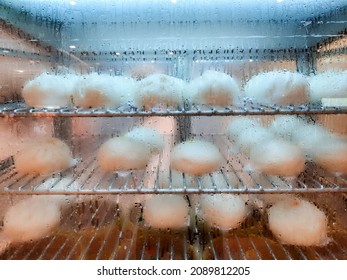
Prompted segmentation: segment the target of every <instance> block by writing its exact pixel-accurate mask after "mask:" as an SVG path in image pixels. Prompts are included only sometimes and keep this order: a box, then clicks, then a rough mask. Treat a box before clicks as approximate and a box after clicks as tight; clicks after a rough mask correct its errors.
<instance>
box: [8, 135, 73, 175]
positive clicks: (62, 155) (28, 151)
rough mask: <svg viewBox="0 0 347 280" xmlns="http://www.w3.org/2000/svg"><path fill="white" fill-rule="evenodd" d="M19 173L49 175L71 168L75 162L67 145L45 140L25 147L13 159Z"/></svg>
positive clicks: (56, 140) (53, 139) (48, 139)
mask: <svg viewBox="0 0 347 280" xmlns="http://www.w3.org/2000/svg"><path fill="white" fill-rule="evenodd" d="M14 162H15V167H16V169H17V171H18V172H19V173H24V174H26V173H28V174H35V175H38V174H39V175H49V174H51V173H54V172H60V171H63V170H65V169H67V168H69V167H72V166H73V165H74V164H75V163H76V161H75V160H74V159H73V158H72V153H71V150H70V148H69V146H68V145H67V144H65V143H64V142H63V141H61V140H59V139H57V138H46V139H42V140H38V141H37V142H33V143H31V144H28V145H26V147H25V148H24V149H23V150H21V151H20V152H18V154H16V155H15V157H14Z"/></svg>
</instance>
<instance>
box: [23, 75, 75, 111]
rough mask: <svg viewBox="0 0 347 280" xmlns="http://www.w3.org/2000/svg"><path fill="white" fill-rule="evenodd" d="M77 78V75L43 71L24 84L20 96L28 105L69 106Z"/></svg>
mask: <svg viewBox="0 0 347 280" xmlns="http://www.w3.org/2000/svg"><path fill="white" fill-rule="evenodd" d="M77 80H78V78H77V76H69V77H65V76H63V75H54V74H47V73H43V74H41V75H39V76H37V77H36V78H34V79H33V80H31V81H29V82H27V83H26V84H25V85H24V87H23V90H22V96H23V98H24V100H25V103H26V105H27V106H29V107H38V108H40V107H64V106H69V105H71V104H72V102H71V99H72V94H73V91H74V87H75V83H76V82H77Z"/></svg>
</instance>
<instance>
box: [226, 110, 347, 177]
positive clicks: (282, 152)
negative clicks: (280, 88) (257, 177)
mask: <svg viewBox="0 0 347 280" xmlns="http://www.w3.org/2000/svg"><path fill="white" fill-rule="evenodd" d="M227 134H228V137H229V139H230V140H231V141H232V142H233V143H234V146H236V149H234V150H236V151H238V152H240V153H242V154H244V155H245V156H246V157H247V158H248V159H249V161H250V164H251V167H252V170H255V171H260V172H263V173H265V174H267V175H272V176H283V177H297V176H298V175H299V174H300V173H301V172H302V171H304V169H305V163H306V162H307V161H313V162H314V163H316V164H317V165H319V166H321V167H323V168H325V169H326V170H328V171H330V172H331V173H334V174H337V175H339V174H345V173H347V160H346V158H347V141H346V139H345V138H343V137H341V136H338V135H335V134H333V133H331V132H330V131H328V130H327V129H326V128H324V127H322V126H320V125H319V124H311V123H308V122H307V121H305V120H304V119H302V118H300V117H296V116H288V115H283V116H276V117H275V119H274V120H273V121H272V122H271V124H270V125H269V126H268V127H265V126H263V125H261V124H260V122H258V121H257V120H256V119H254V118H249V117H235V118H233V119H232V121H231V122H230V124H229V126H228V132H227Z"/></svg>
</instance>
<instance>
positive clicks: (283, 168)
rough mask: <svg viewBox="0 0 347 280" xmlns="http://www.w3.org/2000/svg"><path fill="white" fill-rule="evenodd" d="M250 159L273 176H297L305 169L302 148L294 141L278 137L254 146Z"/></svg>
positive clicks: (258, 167)
mask: <svg viewBox="0 0 347 280" xmlns="http://www.w3.org/2000/svg"><path fill="white" fill-rule="evenodd" d="M250 160H251V162H252V163H253V164H254V165H255V167H256V168H257V169H258V170H260V171H262V172H264V173H266V174H268V175H273V176H285V177H291V176H297V175H299V174H300V173H301V172H303V171H304V169H305V156H304V153H303V152H302V150H301V149H300V148H299V147H298V146H297V145H295V144H293V143H290V142H287V141H284V140H278V139H269V140H268V141H264V142H262V143H261V145H255V146H253V147H252V148H251V151H250Z"/></svg>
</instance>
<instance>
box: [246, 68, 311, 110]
mask: <svg viewBox="0 0 347 280" xmlns="http://www.w3.org/2000/svg"><path fill="white" fill-rule="evenodd" d="M245 95H246V96H247V97H249V98H251V99H252V100H253V101H255V102H259V103H265V104H266V103H267V104H277V105H299V104H306V103H308V101H309V84H308V82H307V80H306V77H305V76H304V75H302V74H300V73H292V72H287V71H283V72H282V71H272V72H267V73H260V74H258V75H256V76H253V77H252V78H251V79H250V80H249V81H248V82H247V84H246V86H245Z"/></svg>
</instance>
